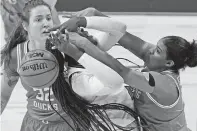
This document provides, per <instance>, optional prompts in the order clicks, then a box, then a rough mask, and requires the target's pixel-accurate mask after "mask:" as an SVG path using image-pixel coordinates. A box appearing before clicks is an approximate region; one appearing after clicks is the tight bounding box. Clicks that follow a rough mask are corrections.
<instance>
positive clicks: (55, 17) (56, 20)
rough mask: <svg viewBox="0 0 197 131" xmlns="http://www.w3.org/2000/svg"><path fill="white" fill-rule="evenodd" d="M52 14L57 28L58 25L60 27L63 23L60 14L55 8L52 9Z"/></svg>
mask: <svg viewBox="0 0 197 131" xmlns="http://www.w3.org/2000/svg"><path fill="white" fill-rule="evenodd" d="M51 13H52V19H53V22H54V24H55V25H56V26H57V25H60V24H61V22H60V19H59V17H58V13H57V10H56V9H55V8H53V9H52V11H51Z"/></svg>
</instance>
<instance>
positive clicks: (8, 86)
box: [1, 48, 19, 114]
mask: <svg viewBox="0 0 197 131" xmlns="http://www.w3.org/2000/svg"><path fill="white" fill-rule="evenodd" d="M15 49H16V48H15ZM14 52H15V53H14ZM14 54H15V55H14ZM16 64H17V61H16V50H13V51H12V55H11V60H10V62H9V64H8V63H7V64H6V63H4V64H3V66H4V67H1V68H2V75H1V114H2V113H3V111H4V109H5V107H6V105H7V103H8V101H9V99H10V96H11V94H12V91H13V89H14V87H15V85H16V83H17V82H18V79H19V76H18V73H16V67H17V65H16Z"/></svg>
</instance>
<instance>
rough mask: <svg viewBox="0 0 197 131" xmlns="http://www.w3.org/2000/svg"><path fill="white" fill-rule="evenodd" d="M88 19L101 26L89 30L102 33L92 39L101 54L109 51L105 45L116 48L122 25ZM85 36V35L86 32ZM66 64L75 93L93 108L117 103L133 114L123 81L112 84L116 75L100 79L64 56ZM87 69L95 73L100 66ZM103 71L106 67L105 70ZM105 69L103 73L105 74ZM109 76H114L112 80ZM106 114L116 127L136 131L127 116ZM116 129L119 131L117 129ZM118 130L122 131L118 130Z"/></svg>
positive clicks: (122, 28) (131, 101)
mask: <svg viewBox="0 0 197 131" xmlns="http://www.w3.org/2000/svg"><path fill="white" fill-rule="evenodd" d="M89 19H97V20H99V21H100V23H103V24H101V25H100V24H99V25H94V26H92V27H91V29H95V30H99V31H102V32H96V33H95V34H94V35H93V37H94V38H95V39H96V40H97V42H96V43H95V44H97V46H99V47H100V48H102V49H103V50H107V48H108V47H106V46H103V45H106V44H105V43H108V44H107V45H114V44H116V43H117V42H118V41H119V39H120V38H121V37H122V36H123V35H124V33H125V31H126V28H125V27H126V26H125V25H124V24H122V23H120V22H117V21H115V20H113V19H109V18H102V17H97V18H96V17H89ZM85 32H86V31H85ZM86 33H87V35H88V32H86ZM90 37H91V36H90ZM67 61H68V78H69V81H70V83H71V85H72V88H73V90H74V91H75V93H77V94H78V95H80V96H82V97H83V98H85V99H86V100H88V101H90V102H92V103H94V104H99V105H103V104H107V103H120V104H123V105H126V106H127V107H130V108H131V109H133V110H134V105H133V100H132V99H131V96H130V95H129V93H128V91H127V89H126V88H124V86H123V81H122V82H120V83H119V84H117V83H118V81H116V82H114V81H113V83H112V80H111V79H113V78H112V77H113V76H117V75H116V74H114V73H115V72H113V71H112V70H107V71H108V72H106V73H108V74H109V75H107V76H106V73H102V74H101V75H99V74H98V75H99V76H98V75H96V76H95V75H94V74H92V73H90V72H88V70H87V69H85V68H84V67H83V66H82V65H80V64H79V63H78V62H76V61H75V60H74V59H72V58H71V57H69V56H67ZM90 66H92V67H94V68H95V69H99V68H101V67H100V64H97V62H93V63H92V64H90ZM104 68H108V67H106V66H104ZM104 68H103V69H102V70H104ZM102 72H103V71H102ZM110 72H111V73H110ZM112 74H114V75H113V76H112ZM103 75H105V78H106V77H108V79H105V82H104V80H103ZM110 78H111V79H110ZM120 80H121V79H120ZM101 81H103V82H101ZM104 83H105V84H104ZM115 88H116V89H115ZM107 113H108V117H109V119H111V120H112V121H113V122H114V123H115V124H117V125H119V126H122V127H126V126H128V127H129V126H130V127H133V128H134V129H133V130H132V131H136V130H137V128H135V127H136V123H135V121H134V120H135V119H134V118H132V117H130V116H129V115H128V114H127V113H125V112H122V111H120V110H114V111H113V110H111V111H108V112H107ZM115 128H116V130H117V131H118V129H117V127H115ZM119 130H120V131H121V129H119Z"/></svg>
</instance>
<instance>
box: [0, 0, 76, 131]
mask: <svg viewBox="0 0 197 131" xmlns="http://www.w3.org/2000/svg"><path fill="white" fill-rule="evenodd" d="M24 13H25V14H24V16H25V18H26V20H28V21H25V20H24V21H23V26H24V28H25V30H24V29H22V28H23V26H19V27H18V29H17V30H16V31H15V33H14V34H15V35H14V36H13V38H12V40H11V41H10V43H8V44H7V45H6V46H5V48H4V49H3V50H2V51H1V60H2V62H3V66H4V67H3V69H4V70H3V76H1V79H2V80H1V94H2V95H1V113H2V112H3V111H4V109H5V107H6V105H7V102H8V100H9V98H10V96H11V94H12V91H13V89H14V87H15V85H16V83H17V82H18V79H19V74H18V72H17V68H19V66H20V62H21V59H22V58H23V56H24V55H25V53H26V52H27V51H31V50H35V49H45V48H46V47H45V42H46V40H47V38H48V34H47V33H43V32H44V31H45V30H46V29H48V28H51V27H53V21H52V13H51V7H50V6H49V5H48V4H46V3H45V2H43V1H42V0H32V1H29V2H27V4H26V6H25V8H24ZM20 24H22V23H20ZM27 34H29V35H28V36H27ZM27 38H28V40H27ZM22 86H23V87H24V88H25V89H26V90H27V95H26V96H27V113H26V115H25V117H24V119H23V123H22V126H21V131H35V130H36V131H72V128H71V127H74V124H73V121H72V120H71V119H70V118H69V116H68V115H67V114H66V113H65V112H64V111H63V110H62V108H61V105H60V103H59V102H58V101H57V99H56V98H55V97H54V94H53V92H52V91H51V90H52V88H49V87H46V88H44V89H34V88H31V87H29V86H27V85H25V84H24V83H22ZM49 91H51V94H49ZM49 96H50V101H51V104H50V102H49ZM51 105H52V106H51ZM55 110H56V111H57V112H58V113H59V114H61V115H62V116H63V117H64V119H65V120H66V121H67V122H68V123H66V122H65V121H64V120H63V119H62V118H61V117H60V116H59V115H58V114H57V113H56V111H55ZM69 124H70V125H71V127H70V126H69ZM74 130H76V129H74Z"/></svg>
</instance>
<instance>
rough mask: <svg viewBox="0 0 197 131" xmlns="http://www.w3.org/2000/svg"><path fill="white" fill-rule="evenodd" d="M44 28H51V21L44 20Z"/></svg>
mask: <svg viewBox="0 0 197 131" xmlns="http://www.w3.org/2000/svg"><path fill="white" fill-rule="evenodd" d="M43 28H49V21H48V20H46V19H45V20H44V21H43Z"/></svg>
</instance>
